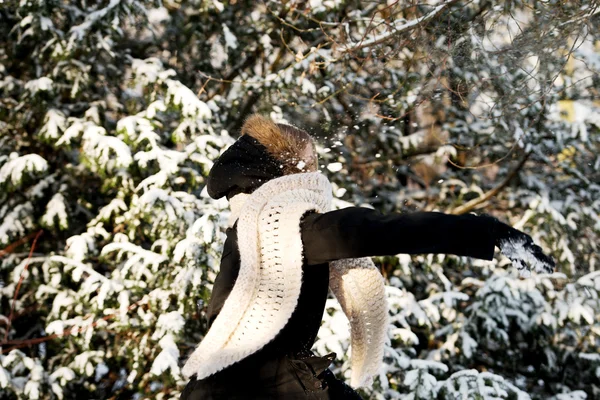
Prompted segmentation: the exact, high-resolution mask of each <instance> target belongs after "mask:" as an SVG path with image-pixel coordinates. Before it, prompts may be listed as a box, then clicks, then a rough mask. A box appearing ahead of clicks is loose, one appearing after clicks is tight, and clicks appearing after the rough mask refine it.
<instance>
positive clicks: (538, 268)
mask: <svg viewBox="0 0 600 400" xmlns="http://www.w3.org/2000/svg"><path fill="white" fill-rule="evenodd" d="M500 248H501V250H502V253H503V254H504V255H505V256H506V257H508V258H509V259H510V260H511V261H512V263H513V265H514V266H515V267H516V268H517V269H518V270H519V273H520V274H521V276H529V275H530V271H531V270H534V271H535V272H537V273H551V272H552V271H553V270H554V266H553V265H552V263H551V262H550V261H549V259H548V258H547V257H543V253H541V249H540V251H536V250H537V249H538V248H539V246H537V245H534V244H533V243H532V242H528V241H527V240H524V239H522V238H511V239H507V240H506V241H504V242H503V243H502V244H501V246H500Z"/></svg>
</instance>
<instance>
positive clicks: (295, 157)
mask: <svg viewBox="0 0 600 400" xmlns="http://www.w3.org/2000/svg"><path fill="white" fill-rule="evenodd" d="M242 135H248V136H251V137H253V138H254V139H256V140H258V141H259V142H260V143H261V144H262V145H263V146H265V148H266V149H267V151H268V152H269V153H270V154H271V156H273V157H274V158H275V159H277V160H278V161H279V162H280V163H281V166H282V168H283V173H284V175H289V174H296V173H300V172H314V171H316V170H317V169H318V160H317V152H316V148H315V143H314V141H313V139H312V137H311V136H310V135H309V134H308V133H307V132H306V131H303V130H302V129H299V128H296V127H294V126H291V125H285V124H276V123H274V122H273V121H271V120H270V119H268V118H265V117H263V116H261V115H258V114H255V115H252V116H250V117H249V118H248V119H247V120H246V122H245V123H244V125H243V126H242Z"/></svg>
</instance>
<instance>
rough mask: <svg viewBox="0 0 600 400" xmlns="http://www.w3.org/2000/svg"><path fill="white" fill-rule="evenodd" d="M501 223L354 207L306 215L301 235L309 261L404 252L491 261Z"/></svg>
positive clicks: (494, 220) (486, 217)
mask: <svg viewBox="0 0 600 400" xmlns="http://www.w3.org/2000/svg"><path fill="white" fill-rule="evenodd" d="M497 223H498V220H496V219H495V218H493V217H489V216H475V215H460V216H459V215H449V214H443V213H438V212H414V213H406V214H390V215H383V214H381V213H380V212H378V211H376V210H371V209H368V208H361V207H349V208H344V209H342V210H336V211H331V212H327V213H322V214H321V213H316V212H312V213H309V214H307V215H305V216H304V218H303V220H302V222H301V235H302V243H303V246H304V257H305V262H306V264H308V265H317V264H323V263H326V262H330V261H335V260H340V259H344V258H358V257H369V256H384V255H395V254H400V253H405V254H425V253H434V254H436V253H443V254H455V255H459V256H468V257H474V258H480V259H484V260H491V259H492V258H493V256H494V246H495V242H496V240H495V239H496V238H495V229H496V224H497Z"/></svg>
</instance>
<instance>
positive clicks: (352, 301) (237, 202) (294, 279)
mask: <svg viewBox="0 0 600 400" xmlns="http://www.w3.org/2000/svg"><path fill="white" fill-rule="evenodd" d="M331 193H332V189H331V184H330V183H329V181H328V180H327V178H326V177H325V176H323V175H322V174H320V173H318V172H312V173H302V174H293V175H286V176H283V177H280V178H277V179H273V180H270V181H268V182H266V183H265V184H263V185H262V186H261V187H260V188H258V189H257V190H256V191H254V193H252V195H237V196H235V197H234V198H232V199H231V200H232V201H231V209H232V215H231V218H230V221H229V224H230V226H232V225H233V224H234V223H235V220H236V219H238V218H239V221H238V226H237V234H238V246H239V250H240V258H241V260H240V261H241V263H240V271H239V275H238V278H237V280H236V282H235V285H234V287H233V289H232V291H231V293H230V294H229V296H228V298H227V300H226V301H225V303H224V305H223V308H222V310H221V312H220V313H219V315H218V316H217V317H216V318H215V320H214V322H213V324H212V326H211V328H210V330H209V331H208V332H207V334H206V336H205V337H204V339H203V340H202V341H201V342H200V344H199V345H198V347H197V348H196V349H195V351H194V352H193V353H192V355H191V356H190V358H189V359H188V361H187V362H186V364H185V366H184V367H183V369H182V372H183V374H184V375H185V376H187V377H190V376H192V375H193V374H196V379H198V380H201V379H204V378H206V377H208V376H210V375H212V374H214V373H216V372H218V371H220V370H222V369H224V368H226V367H228V366H230V365H232V364H234V363H236V362H238V361H241V360H242V359H244V358H245V357H247V356H249V355H251V354H253V353H255V352H257V351H258V350H260V349H261V348H263V347H264V346H265V345H266V344H267V343H269V342H270V341H271V340H273V339H274V338H275V336H276V335H277V333H279V331H281V329H283V327H284V326H285V325H286V323H287V322H288V320H289V319H290V317H291V315H292V313H293V311H294V309H295V308H296V305H297V303H298V298H299V296H300V287H301V285H302V265H303V257H302V254H303V253H302V240H301V236H300V220H301V218H302V216H303V215H304V214H305V213H306V212H307V211H311V210H314V211H317V212H321V213H323V212H327V211H330V210H331ZM329 268H330V278H329V287H330V288H331V290H332V291H333V293H334V294H335V296H336V298H337V299H338V301H339V302H340V304H341V306H342V309H343V310H344V313H345V314H346V316H347V317H348V319H349V321H350V325H351V346H352V347H351V350H352V354H351V362H352V375H351V381H350V384H351V385H352V386H354V387H359V386H367V385H370V384H371V382H372V377H373V375H375V374H377V373H378V372H379V368H380V365H381V361H382V358H383V345H384V341H385V337H386V328H387V317H388V311H387V303H386V298H385V293H384V281H383V277H382V276H381V273H380V272H379V270H378V269H377V268H376V267H375V265H374V264H373V262H372V261H371V259H370V258H360V259H347V260H339V261H334V262H331V263H329Z"/></svg>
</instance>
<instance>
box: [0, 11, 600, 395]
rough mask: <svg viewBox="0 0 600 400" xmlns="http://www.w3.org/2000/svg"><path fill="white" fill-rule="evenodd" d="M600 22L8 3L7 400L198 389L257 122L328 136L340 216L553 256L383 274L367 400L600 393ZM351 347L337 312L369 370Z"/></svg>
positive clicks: (328, 339) (423, 260)
mask: <svg viewBox="0 0 600 400" xmlns="http://www.w3.org/2000/svg"><path fill="white" fill-rule="evenodd" d="M598 32H600V6H599V5H598V4H597V2H595V1H573V2H543V1H536V0H523V1H506V2H505V1H487V0H485V1H484V0H480V1H455V0H447V1H437V0H431V1H428V2H416V1H409V0H400V1H391V0H390V1H387V2H360V1H355V0H327V1H321V0H310V1H304V0H303V1H297V0H291V1H272V0H265V1H260V2H258V1H257V2H240V1H222V2H221V1H217V0H190V1H183V0H181V1H180V0H163V1H158V0H156V1H143V0H93V1H84V0H75V1H59V0H46V1H41V0H20V1H16V0H4V2H2V1H1V0H0V248H4V249H5V250H4V251H2V252H1V253H0V399H75V398H107V399H108V398H133V399H176V398H178V396H179V394H180V392H181V390H182V389H183V387H184V386H185V384H186V381H185V380H184V379H183V378H182V376H181V372H180V368H181V366H182V365H183V362H184V361H185V359H186V357H187V356H189V354H190V353H191V351H192V350H193V348H194V347H195V345H196V344H197V343H198V342H199V341H200V340H201V339H202V337H203V334H204V333H205V332H206V321H205V319H204V316H205V310H206V302H207V301H208V299H209V297H210V292H211V288H212V283H213V282H214V279H215V276H216V274H217V273H218V268H219V261H220V250H221V248H222V243H223V239H224V228H225V226H226V222H227V218H228V212H229V211H228V204H227V202H226V201H224V200H222V201H214V200H211V199H210V198H209V197H208V196H207V194H206V190H205V183H206V176H207V173H208V171H209V169H210V167H211V165H212V162H213V160H215V159H216V157H218V155H219V154H220V153H221V152H222V151H223V150H224V149H225V148H227V146H228V145H230V144H231V143H232V142H233V141H234V140H235V138H236V137H237V135H238V134H239V127H240V126H241V124H242V122H243V120H244V118H245V117H246V116H247V115H249V114H250V113H251V112H260V113H263V114H265V115H269V116H270V117H271V118H273V119H275V120H277V121H281V122H291V123H294V124H297V125H299V126H301V127H303V128H305V129H307V130H309V131H310V132H312V133H314V135H315V136H316V137H317V138H318V140H319V143H320V145H319V146H318V151H319V153H320V164H321V168H322V171H323V172H324V173H325V174H327V175H328V177H329V178H330V179H331V180H332V182H333V185H334V196H335V198H336V200H335V204H336V206H337V207H345V206H347V205H349V204H357V205H362V206H367V207H375V208H378V209H380V210H382V211H384V212H408V211H413V210H439V211H443V212H450V213H456V214H462V213H467V212H478V213H479V212H486V213H489V214H493V215H495V216H497V217H499V218H500V219H502V220H503V221H505V222H510V223H512V224H513V225H514V226H515V227H517V228H519V229H522V230H524V231H526V232H527V233H529V234H531V235H532V236H533V238H534V239H535V241H536V242H538V243H540V244H541V245H542V247H544V250H545V251H546V252H548V253H549V254H552V255H553V256H554V257H555V258H556V259H557V265H558V267H557V271H556V272H555V273H553V274H550V275H547V274H546V275H543V274H540V275H537V274H534V275H533V276H531V277H529V278H526V279H523V278H521V277H519V275H518V273H517V272H516V271H515V270H514V269H512V268H510V263H509V261H508V260H507V259H505V258H504V257H502V256H501V255H499V254H498V257H497V258H496V259H495V260H494V261H491V262H482V261H475V260H470V259H466V258H461V257H454V256H444V255H422V256H414V257H409V256H406V255H398V256H395V257H381V258H378V259H377V260H376V261H377V264H378V265H379V266H381V268H382V272H383V274H384V276H385V278H386V282H387V287H386V292H387V296H388V301H389V304H390V322H391V323H390V326H389V340H388V342H387V344H386V352H385V360H384V361H385V362H384V366H383V368H382V370H381V373H380V375H379V376H378V377H377V378H376V379H375V383H374V385H373V387H371V388H363V389H362V394H363V395H364V397H365V398H371V399H414V400H416V399H444V400H446V399H486V400H487V399H530V398H534V399H537V398H539V399H548V398H554V399H556V400H567V399H586V398H587V399H593V398H597V396H600V356H599V354H600V322H599V321H600V273H599V272H598V268H599V266H600V262H599V261H600V257H599V256H598V250H599V249H598V246H599V244H600V240H599V239H600V184H599V182H600V157H599V156H598V154H599V153H600V134H599V133H600V118H599V117H598V116H599V115H600V104H599V103H598V99H599V90H600V81H599V80H598V74H599V71H600V45H599V43H600V34H599V33H598ZM40 232H41V233H40ZM34 240H35V246H34V245H33V243H34ZM349 342H350V340H349V330H348V322H347V320H345V317H344V315H343V313H342V312H341V309H340V306H339V304H337V303H336V302H335V300H333V299H331V300H329V301H328V305H327V312H326V313H325V315H324V322H323V326H322V329H321V331H320V333H319V338H318V341H317V343H316V344H315V350H316V351H317V352H320V353H321V354H325V353H326V352H330V351H335V352H337V354H338V359H339V360H338V364H336V365H334V370H335V372H336V373H337V374H338V376H341V377H346V378H348V379H349V371H348V367H349V365H348V361H349V352H350V351H351V349H349V348H348V346H349ZM232 384H235V383H232Z"/></svg>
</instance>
